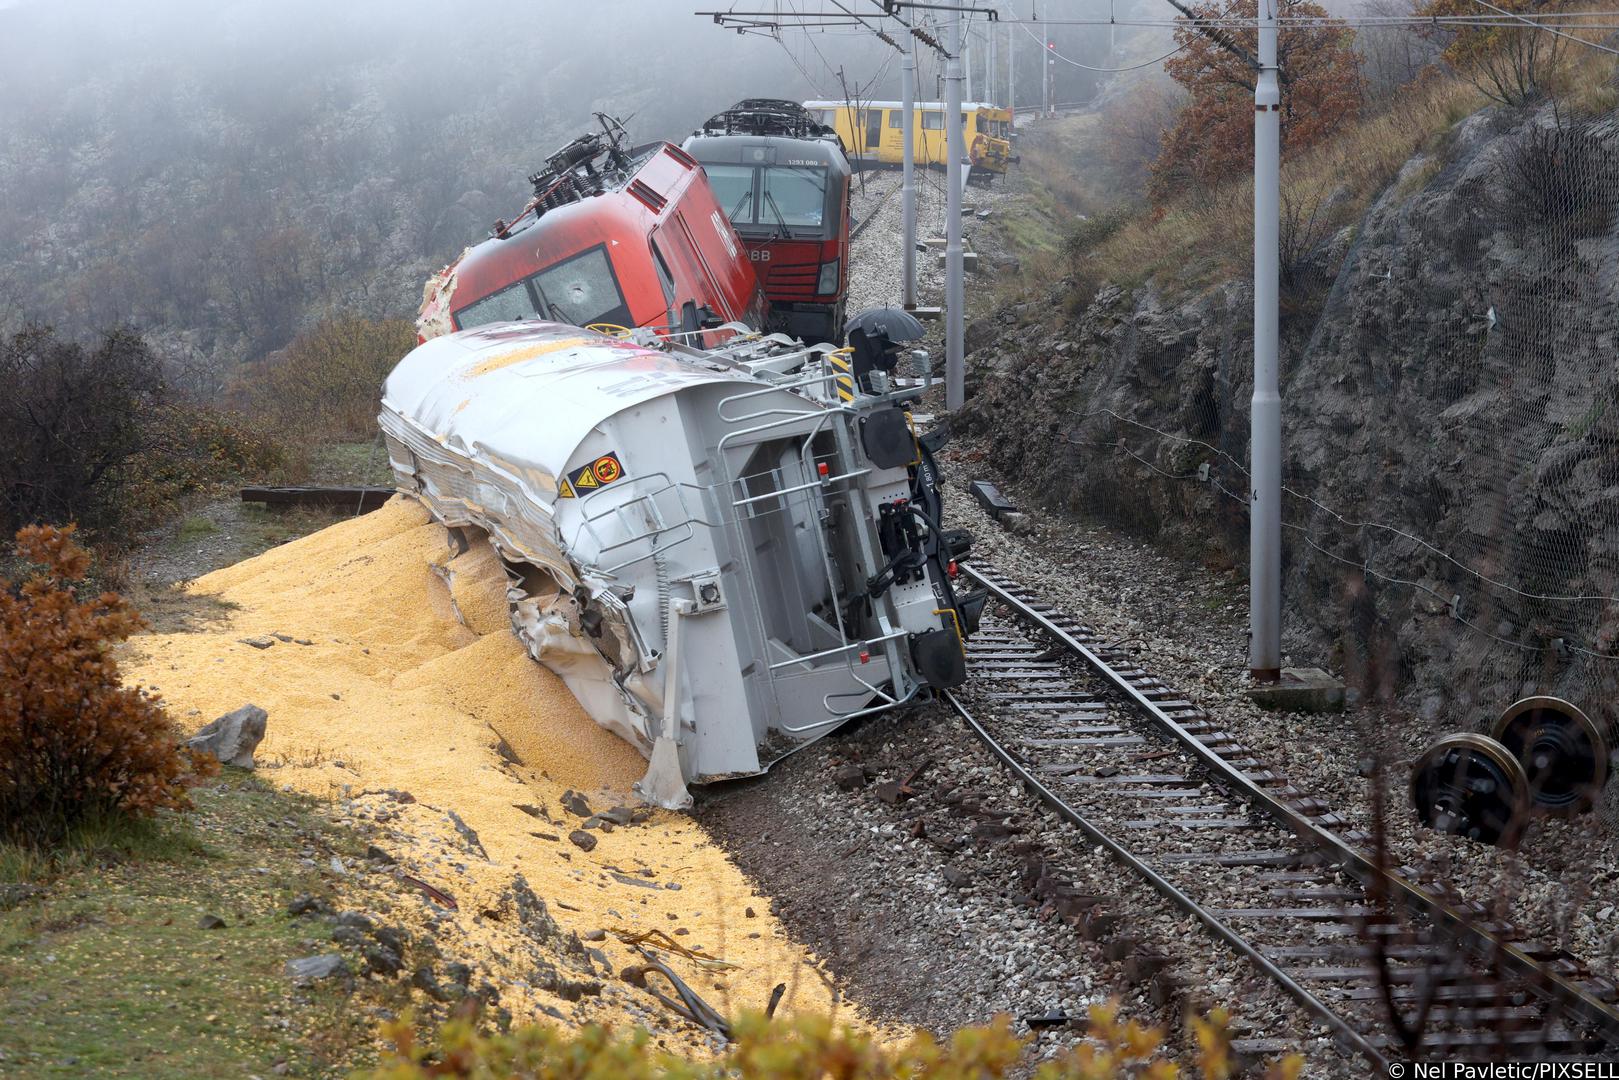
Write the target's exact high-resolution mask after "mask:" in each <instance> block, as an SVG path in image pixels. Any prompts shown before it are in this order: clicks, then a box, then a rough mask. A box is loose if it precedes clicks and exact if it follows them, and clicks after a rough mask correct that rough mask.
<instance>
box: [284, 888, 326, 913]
mask: <svg viewBox="0 0 1619 1080" xmlns="http://www.w3.org/2000/svg"><path fill="white" fill-rule="evenodd" d="M331 913H332V906H331V905H330V904H328V903H327V902H326V901H324V900H322V899H321V898H320V897H318V896H310V895H309V894H308V893H301V894H299V895H298V896H294V897H293V898H292V899H291V900H289V901H288V902H287V914H288V915H330V914H331Z"/></svg>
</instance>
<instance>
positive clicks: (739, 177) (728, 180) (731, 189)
mask: <svg viewBox="0 0 1619 1080" xmlns="http://www.w3.org/2000/svg"><path fill="white" fill-rule="evenodd" d="M703 171H704V172H706V173H707V174H708V186H709V187H711V188H713V189H714V199H715V201H716V202H718V203H719V204H720V205H721V206H723V207H724V208H725V216H726V217H728V218H730V219H731V224H733V225H741V224H743V223H744V222H749V221H752V220H753V166H751V165H704V166H703Z"/></svg>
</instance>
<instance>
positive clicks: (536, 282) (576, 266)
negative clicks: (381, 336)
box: [455, 244, 631, 330]
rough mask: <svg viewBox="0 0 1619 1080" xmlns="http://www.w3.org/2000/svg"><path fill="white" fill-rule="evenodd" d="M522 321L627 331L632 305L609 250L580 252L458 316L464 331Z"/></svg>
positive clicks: (596, 247) (491, 296)
mask: <svg viewBox="0 0 1619 1080" xmlns="http://www.w3.org/2000/svg"><path fill="white" fill-rule="evenodd" d="M520 319H550V320H552V321H554V322H561V323H568V324H569V325H572V326H589V325H590V324H591V323H614V324H617V325H620V326H628V325H629V324H630V322H631V316H630V309H629V305H628V304H626V303H625V302H624V293H623V292H622V291H621V290H620V289H619V287H618V278H617V276H616V275H615V274H614V273H613V266H612V263H611V262H609V261H608V258H607V247H606V245H604V244H598V245H596V246H595V247H593V248H591V249H589V250H588V251H581V252H580V253H579V254H577V255H573V256H570V257H569V258H567V259H564V260H563V261H561V262H559V263H557V264H556V265H554V266H548V267H546V268H545V269H544V270H541V271H539V272H537V273H535V274H531V275H529V276H528V277H527V278H524V279H523V280H522V281H518V282H514V283H512V284H511V285H508V286H506V287H505V288H504V289H501V290H500V291H499V292H495V293H491V294H489V295H488V296H486V297H484V298H483V299H481V300H477V301H474V302H473V303H471V304H468V305H467V306H466V307H464V308H461V309H460V310H458V311H457V312H456V313H455V325H456V328H457V329H460V330H467V329H470V328H472V327H474V326H483V325H484V324H485V323H494V322H516V321H518V320H520Z"/></svg>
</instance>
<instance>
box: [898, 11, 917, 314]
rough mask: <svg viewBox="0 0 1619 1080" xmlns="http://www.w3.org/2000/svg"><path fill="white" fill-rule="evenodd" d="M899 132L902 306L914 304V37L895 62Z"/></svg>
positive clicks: (912, 306) (907, 306) (907, 307)
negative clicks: (900, 60)
mask: <svg viewBox="0 0 1619 1080" xmlns="http://www.w3.org/2000/svg"><path fill="white" fill-rule="evenodd" d="M899 72H900V99H901V100H900V107H901V109H902V111H903V127H902V129H901V130H902V134H903V136H904V140H905V154H904V157H903V158H902V159H901V160H902V161H903V162H904V174H903V175H904V179H903V180H902V182H901V184H900V189H899V197H900V205H901V213H902V214H903V215H904V218H905V287H904V293H905V301H904V302H905V310H907V311H909V310H910V309H911V308H914V307H915V306H916V38H915V37H914V36H913V37H912V38H911V40H910V48H908V49H906V50H905V60H904V62H903V63H901V64H900V66H899Z"/></svg>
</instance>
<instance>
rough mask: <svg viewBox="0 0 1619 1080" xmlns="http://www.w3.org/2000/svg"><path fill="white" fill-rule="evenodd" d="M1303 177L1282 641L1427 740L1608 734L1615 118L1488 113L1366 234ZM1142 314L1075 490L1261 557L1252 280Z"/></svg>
mask: <svg viewBox="0 0 1619 1080" xmlns="http://www.w3.org/2000/svg"><path fill="white" fill-rule="evenodd" d="M1283 184H1284V187H1283V207H1282V256H1283V270H1282V288H1283V337H1284V346H1283V397H1284V405H1283V411H1284V425H1285V427H1284V472H1283V480H1284V485H1285V494H1284V502H1283V515H1284V516H1283V546H1284V574H1285V576H1284V625H1285V630H1286V637H1285V640H1284V649H1285V651H1286V652H1287V653H1288V654H1289V655H1290V658H1291V660H1292V661H1293V662H1295V663H1308V664H1316V663H1322V662H1325V663H1326V664H1327V665H1328V666H1331V667H1336V668H1341V669H1342V670H1343V671H1344V673H1345V675H1346V677H1347V678H1348V680H1349V682H1350V684H1351V686H1352V687H1354V688H1355V689H1356V690H1357V691H1358V692H1359V693H1360V694H1361V695H1364V696H1367V697H1371V698H1375V699H1383V700H1390V701H1392V700H1395V699H1398V700H1399V702H1400V704H1401V705H1402V706H1404V707H1405V708H1406V709H1408V710H1410V711H1411V712H1414V713H1416V714H1418V715H1419V716H1420V717H1421V718H1422V720H1423V721H1425V722H1426V723H1425V725H1419V727H1421V726H1425V727H1426V729H1427V730H1425V731H1418V730H1413V731H1412V732H1411V733H1410V737H1409V740H1408V741H1409V742H1411V743H1415V742H1416V741H1417V740H1419V739H1420V740H1426V739H1428V738H1431V737H1432V736H1433V735H1435V734H1438V733H1441V732H1452V731H1458V730H1480V731H1488V730H1489V729H1490V726H1491V725H1492V724H1493V723H1494V721H1495V720H1496V718H1497V717H1498V716H1500V715H1501V713H1502V712H1503V711H1504V710H1505V709H1506V708H1507V707H1508V706H1509V705H1510V704H1511V703H1513V702H1514V701H1516V700H1518V699H1520V698H1523V697H1527V696H1531V695H1542V694H1546V695H1556V696H1558V697H1562V698H1566V699H1568V700H1569V701H1571V702H1574V703H1575V704H1576V705H1578V706H1579V707H1580V708H1582V709H1583V710H1585V712H1586V713H1587V714H1588V715H1589V716H1590V717H1591V718H1592V719H1593V720H1594V721H1596V723H1597V724H1599V725H1600V726H1602V727H1604V728H1606V729H1608V730H1609V731H1610V736H1609V738H1610V742H1612V741H1615V740H1614V738H1613V734H1612V733H1613V730H1614V720H1615V711H1614V704H1613V703H1614V702H1615V700H1616V696H1619V695H1616V691H1619V113H1614V112H1612V111H1608V112H1601V111H1597V112H1595V113H1593V112H1592V111H1590V110H1584V111H1577V110H1575V109H1573V108H1570V107H1569V106H1568V105H1567V104H1566V103H1564V102H1562V101H1559V100H1556V99H1546V98H1541V99H1539V100H1538V101H1537V102H1530V103H1526V104H1517V105H1515V106H1513V107H1508V106H1506V105H1496V106H1494V107H1492V108H1488V109H1485V110H1483V111H1480V112H1475V113H1473V115H1471V116H1469V117H1468V118H1466V119H1464V120H1462V121H1461V122H1460V123H1459V124H1457V125H1456V126H1455V127H1453V128H1452V129H1451V130H1450V131H1449V133H1448V134H1447V135H1446V137H1445V139H1444V140H1443V141H1442V142H1440V143H1439V144H1438V145H1436V146H1433V147H1431V148H1430V149H1428V150H1426V151H1424V152H1421V153H1419V154H1417V155H1416V156H1415V157H1413V158H1412V159H1411V160H1410V161H1408V162H1406V164H1405V166H1404V168H1403V169H1401V170H1400V171H1399V175H1398V177H1397V178H1396V179H1395V180H1394V182H1393V183H1391V184H1389V185H1387V187H1386V188H1385V189H1384V190H1382V191H1381V193H1380V194H1378V195H1377V196H1376V198H1375V199H1373V200H1372V202H1371V204H1370V206H1369V207H1368V208H1367V209H1366V211H1365V212H1364V213H1363V214H1358V215H1355V216H1354V217H1353V218H1352V219H1351V220H1350V221H1349V222H1348V223H1347V224H1343V223H1342V221H1343V218H1342V217H1341V216H1340V217H1338V218H1336V219H1335V218H1334V216H1333V214H1332V213H1331V212H1330V211H1331V204H1332V201H1333V200H1334V199H1341V198H1343V194H1342V192H1334V191H1332V190H1330V189H1328V190H1325V191H1322V190H1320V189H1319V185H1317V186H1315V187H1309V186H1306V185H1305V184H1303V183H1300V182H1295V180H1294V179H1293V178H1291V177H1290V176H1289V174H1288V173H1287V172H1285V171H1284V174H1283ZM1107 299H1108V297H1107V294H1106V292H1104V293H1103V294H1102V295H1101V296H1100V297H1099V302H1100V303H1101V304H1103V305H1104V306H1105V304H1106V302H1107ZM1130 304H1132V305H1133V309H1132V310H1131V313H1130V317H1131V319H1132V321H1131V322H1130V323H1129V324H1128V325H1129V326H1130V335H1129V336H1127V337H1124V338H1119V337H1118V336H1117V335H1115V344H1116V345H1118V346H1120V347H1122V350H1123V354H1122V355H1121V357H1120V359H1121V360H1123V361H1124V362H1116V363H1114V364H1112V365H1110V366H1108V367H1106V368H1105V369H1104V370H1103V372H1102V373H1101V374H1100V375H1097V376H1095V377H1094V378H1095V383H1094V385H1093V386H1092V387H1090V388H1089V389H1090V390H1091V392H1090V393H1088V394H1087V395H1086V399H1085V401H1086V404H1085V406H1084V410H1083V412H1081V413H1080V414H1078V415H1075V416H1072V417H1071V418H1070V422H1069V423H1068V424H1067V425H1066V431H1065V432H1064V434H1065V435H1066V437H1067V439H1068V440H1069V442H1070V443H1071V444H1072V445H1073V446H1074V448H1075V450H1074V452H1075V455H1076V461H1077V463H1078V464H1079V466H1080V478H1079V479H1078V481H1077V483H1076V489H1077V492H1076V493H1077V497H1078V499H1079V501H1081V502H1083V503H1089V504H1090V506H1091V507H1092V508H1093V509H1097V510H1100V511H1101V512H1102V513H1103V514H1104V516H1107V517H1110V518H1113V519H1114V520H1117V521H1122V522H1124V523H1126V524H1131V525H1136V526H1139V527H1142V528H1144V529H1146V530H1148V531H1152V532H1155V533H1157V534H1159V535H1163V534H1165V533H1166V532H1179V533H1180V534H1181V536H1182V538H1183V539H1186V540H1188V541H1190V542H1191V543H1192V545H1193V546H1194V547H1195V546H1196V545H1199V544H1203V543H1208V544H1209V546H1211V547H1213V546H1218V547H1221V548H1223V549H1224V550H1225V551H1227V552H1231V553H1245V552H1246V550H1247V517H1246V505H1247V492H1248V478H1247V472H1246V469H1245V466H1246V462H1247V455H1248V398H1249V395H1250V392H1251V374H1250V373H1251V363H1252V357H1251V351H1250V349H1251V340H1252V339H1251V329H1250V327H1251V323H1249V322H1248V321H1247V320H1248V318H1249V312H1250V311H1251V304H1252V294H1251V292H1250V291H1249V290H1248V289H1247V287H1246V285H1245V284H1232V283H1227V284H1225V285H1223V286H1220V287H1217V288H1216V289H1213V290H1210V291H1206V292H1205V293H1204V294H1203V295H1201V296H1199V297H1197V298H1195V299H1193V300H1180V301H1169V300H1164V299H1162V298H1156V299H1155V298H1152V297H1150V296H1149V297H1148V298H1147V300H1146V302H1145V304H1143V301H1142V299H1141V297H1140V296H1139V295H1138V296H1136V297H1135V298H1133V299H1132V300H1131V301H1130ZM1094 310H1095V308H1093V311H1094ZM1143 311H1145V312H1146V313H1147V314H1148V316H1149V318H1147V319H1143V318H1142V314H1143ZM1240 557H1241V556H1240V555H1239V556H1238V558H1239V559H1240ZM1615 765H1616V766H1619V762H1615ZM1611 796H1612V792H1611V791H1610V799H1609V802H1610V804H1612V803H1614V802H1619V800H1615V799H1613V798H1612V797H1611ZM1606 814H1607V815H1608V816H1609V817H1610V818H1611V819H1612V823H1613V824H1619V815H1616V814H1615V810H1614V809H1613V808H1612V807H1611V806H1610V809H1609V810H1607V811H1606Z"/></svg>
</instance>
